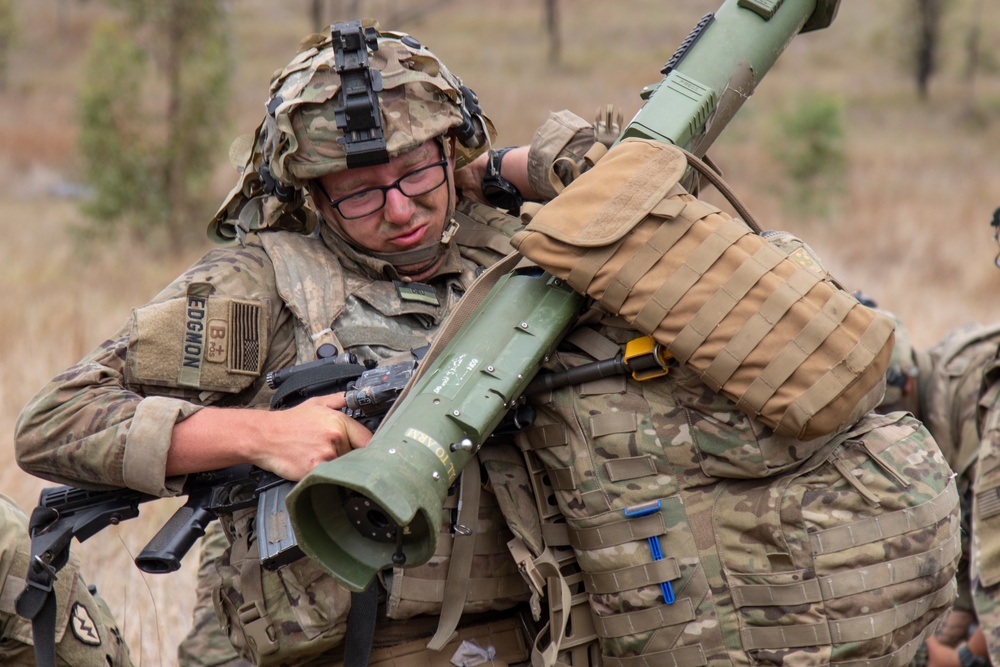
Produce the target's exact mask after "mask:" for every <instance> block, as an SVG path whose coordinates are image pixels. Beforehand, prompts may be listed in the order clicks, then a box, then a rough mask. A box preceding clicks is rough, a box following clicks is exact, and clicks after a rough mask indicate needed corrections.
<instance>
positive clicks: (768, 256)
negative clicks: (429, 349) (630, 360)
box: [511, 139, 895, 440]
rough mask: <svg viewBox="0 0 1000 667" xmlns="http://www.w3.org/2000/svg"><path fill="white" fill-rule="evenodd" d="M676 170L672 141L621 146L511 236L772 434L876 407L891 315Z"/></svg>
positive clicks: (845, 419) (831, 423) (681, 167)
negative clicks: (701, 195)
mask: <svg viewBox="0 0 1000 667" xmlns="http://www.w3.org/2000/svg"><path fill="white" fill-rule="evenodd" d="M686 168H687V158H686V157H685V155H684V153H683V152H682V151H680V150H679V149H677V148H676V147H674V146H671V145H670V144H666V143H663V142H655V141H647V140H643V139H627V140H625V141H623V142H621V143H620V144H618V145H617V146H615V147H614V148H612V149H611V150H610V151H609V152H608V154H607V155H606V156H605V157H604V158H603V159H602V160H601V161H600V162H599V163H598V164H597V165H596V166H595V167H594V168H593V169H591V170H590V171H588V172H587V173H585V174H583V175H582V176H581V177H580V178H579V179H577V180H576V181H574V182H573V183H572V184H571V185H570V186H568V187H567V188H566V189H565V190H564V191H563V193H562V194H560V195H559V197H557V198H556V199H554V200H553V201H552V202H550V203H549V204H547V205H546V206H544V207H543V208H542V209H541V210H540V211H539V212H538V214H537V215H535V217H534V218H533V220H532V221H531V223H530V224H528V226H527V227H526V228H525V229H524V230H523V231H521V232H519V233H518V234H516V235H515V236H514V237H513V239H512V240H511V242H512V244H513V245H514V246H515V247H516V248H517V249H518V250H519V251H520V252H521V253H522V254H523V255H524V256H525V257H527V258H529V259H531V260H532V261H534V262H536V263H537V264H539V265H540V266H542V267H543V268H544V269H546V270H547V271H549V272H550V273H552V274H553V275H555V276H557V277H559V278H562V279H564V280H566V281H567V282H568V283H569V284H570V285H571V286H572V287H573V289H575V290H577V291H578V292H580V293H582V294H587V295H588V296H590V297H592V298H594V299H595V300H596V301H597V302H598V303H599V304H600V305H601V306H602V307H603V308H604V309H606V310H607V311H609V312H611V313H613V314H617V315H621V316H622V317H624V318H625V319H626V320H627V321H628V322H629V323H630V324H631V325H632V326H634V327H635V328H636V329H637V330H639V331H641V332H643V333H646V334H649V335H652V336H653V337H654V338H655V339H656V340H657V341H658V342H660V343H661V344H663V345H665V346H666V347H667V349H668V350H669V351H670V353H671V354H673V355H674V357H675V358H677V359H678V360H679V361H680V362H681V363H684V364H685V365H687V366H688V367H689V368H691V369H693V370H694V371H695V372H696V373H698V375H699V377H700V378H701V380H702V381H703V382H705V383H706V384H707V385H708V386H709V387H711V388H712V389H714V390H716V391H720V392H721V393H723V394H724V395H726V396H727V397H729V398H730V399H732V400H733V401H735V402H736V404H737V406H739V408H740V409H741V410H743V411H744V412H746V413H747V414H749V415H751V416H753V417H756V418H758V419H760V420H761V421H762V422H763V423H764V424H766V425H768V426H770V427H771V428H773V429H774V431H775V433H778V434H779V435H787V436H791V437H794V438H798V439H801V440H809V439H812V438H816V437H819V436H822V435H827V434H830V433H834V432H836V431H839V430H841V429H842V428H844V427H846V426H847V425H849V424H851V423H853V422H854V421H856V420H857V419H858V418H860V417H861V416H862V415H863V414H865V413H867V412H868V411H869V410H871V409H872V408H874V407H875V405H876V404H877V403H878V400H879V398H880V397H881V392H880V391H878V387H879V386H880V385H881V384H882V382H883V381H884V375H885V371H886V368H887V366H888V363H889V359H890V356H891V353H892V344H893V329H894V326H895V325H894V323H893V321H892V319H891V318H889V317H888V316H886V315H884V314H882V313H879V312H877V311H875V310H872V309H870V308H866V307H865V306H862V305H861V304H860V303H858V301H857V300H856V299H855V298H854V297H853V296H852V295H851V294H849V293H848V292H846V291H845V290H843V289H841V288H840V287H839V286H838V285H836V284H835V283H834V282H833V281H832V280H826V279H824V277H823V276H822V275H820V274H819V273H818V272H816V271H815V270H811V269H810V268H809V267H807V266H803V265H802V264H800V263H798V262H795V261H792V260H791V259H789V257H788V256H787V255H786V254H785V253H783V252H782V251H781V250H779V249H778V248H776V247H775V246H773V245H772V244H770V243H769V242H768V241H767V240H766V239H764V238H762V237H761V236H759V235H757V234H755V233H754V232H753V230H751V229H750V228H749V227H748V226H747V225H746V224H745V223H744V222H743V221H741V220H739V219H736V218H733V217H731V216H729V215H728V214H726V213H725V212H722V211H720V210H719V209H718V208H716V207H714V206H712V205H710V204H707V203H705V202H703V201H700V200H698V199H696V198H694V197H692V196H691V195H690V194H688V193H687V192H686V191H684V190H683V188H681V187H680V186H679V185H678V182H679V180H680V179H681V177H682V176H683V175H684V172H685V169H686Z"/></svg>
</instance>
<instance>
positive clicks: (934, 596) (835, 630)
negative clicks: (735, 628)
mask: <svg viewBox="0 0 1000 667" xmlns="http://www.w3.org/2000/svg"><path fill="white" fill-rule="evenodd" d="M954 598H955V582H954V580H952V581H950V582H949V583H948V585H947V586H945V587H943V588H940V589H938V590H936V591H934V592H933V593H930V594H928V595H925V596H923V597H921V598H918V599H916V600H910V601H908V602H904V603H903V604H900V605H896V606H894V607H892V608H891V609H886V610H883V611H879V612H875V613H872V614H868V615H865V616H855V617H852V618H845V619H839V620H831V621H825V622H821V623H813V624H810V625H791V626H787V627H771V628H743V629H742V630H741V631H740V635H741V636H742V638H743V647H744V648H745V649H747V650H755V649H769V648H796V647H804V646H822V645H826V644H831V643H832V644H849V643H852V642H860V641H866V640H870V639H873V638H875V637H881V636H884V635H888V634H891V633H892V632H894V631H895V630H897V629H899V628H902V627H904V626H905V625H907V624H909V623H911V622H912V621H914V620H916V619H918V618H920V617H921V616H923V615H924V614H925V613H927V612H928V611H930V610H932V609H936V608H940V607H943V606H948V605H950V603H951V601H952V600H953V599H954Z"/></svg>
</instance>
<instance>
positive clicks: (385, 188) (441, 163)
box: [315, 157, 448, 220]
mask: <svg viewBox="0 0 1000 667" xmlns="http://www.w3.org/2000/svg"><path fill="white" fill-rule="evenodd" d="M437 167H443V168H444V170H443V171H442V174H443V176H444V178H442V179H441V182H440V183H438V184H436V185H434V186H433V187H430V188H427V189H426V190H422V191H420V192H414V193H413V194H410V193H408V192H406V190H404V189H403V188H402V187H400V186H401V185H402V183H403V181H405V180H406V179H408V178H412V177H413V176H414V175H416V174H419V173H420V172H423V171H427V170H429V169H435V168H437ZM447 182H448V158H447V157H442V158H441V159H440V160H438V161H437V162H432V163H431V164H427V165H424V166H423V167H417V168H416V169H414V170H413V171H409V172H407V173H405V174H403V175H402V176H400V177H399V178H398V179H396V181H395V182H394V183H390V184H389V185H373V186H372V187H370V188H365V189H364V190H358V191H357V192H352V193H351V194H349V195H344V196H343V197H340V198H339V199H336V200H334V199H331V197H330V195H329V193H328V192H327V191H326V188H325V187H324V186H323V183H322V181H320V180H319V179H316V181H315V183H316V186H317V187H318V188H319V190H320V192H322V193H323V196H324V197H326V201H327V203H328V204H329V205H330V207H331V208H332V209H333V210H335V211H336V212H337V214H338V215H339V216H340V217H342V218H343V219H344V220H360V219H361V218H367V217H368V216H369V215H374V214H375V213H378V212H379V211H380V210H382V208H384V207H385V202H386V194H387V193H388V192H389V190H399V191H400V193H402V194H403V196H404V197H407V198H409V199H413V198H414V197H422V196H423V195H425V194H427V193H429V192H433V191H434V190H437V189H438V188H439V187H441V186H442V185H444V184H445V183H447ZM375 191H380V192H381V193H382V203H381V204H379V205H378V206H376V207H375V208H373V209H372V210H371V211H369V212H368V213H365V214H363V215H346V214H345V213H344V212H343V211H341V210H340V204H341V202H344V201H346V200H348V199H351V198H352V197H357V196H358V195H363V194H366V193H369V192H375Z"/></svg>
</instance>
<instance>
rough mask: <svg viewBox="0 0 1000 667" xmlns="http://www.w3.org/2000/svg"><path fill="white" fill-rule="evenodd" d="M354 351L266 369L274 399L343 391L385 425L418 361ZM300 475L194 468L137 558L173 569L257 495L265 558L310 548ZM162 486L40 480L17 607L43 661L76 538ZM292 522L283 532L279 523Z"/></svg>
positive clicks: (352, 409)
mask: <svg viewBox="0 0 1000 667" xmlns="http://www.w3.org/2000/svg"><path fill="white" fill-rule="evenodd" d="M356 361H357V360H356V359H354V358H353V357H351V356H350V355H337V354H336V353H335V352H334V354H332V355H330V356H328V357H326V358H322V359H320V360H317V361H314V362H309V363H306V364H300V365H299V366H292V367H289V368H286V369H283V370H281V371H277V372H276V373H273V374H269V375H268V376H267V377H266V378H265V379H266V381H267V383H268V385H270V386H271V387H272V388H278V391H276V393H275V394H274V397H273V398H272V400H271V408H272V409H283V408H287V407H291V406H292V405H295V404H297V403H300V402H302V401H303V400H305V399H307V398H310V397H312V396H319V395H321V394H329V393H334V392H336V391H342V390H344V391H345V397H346V398H347V403H348V405H347V407H346V408H344V412H346V413H347V414H348V415H350V416H351V417H353V418H355V419H358V420H359V421H361V422H362V423H363V424H365V426H367V427H368V428H371V429H374V428H376V427H377V426H378V421H379V420H380V419H381V415H383V414H385V412H386V411H387V410H388V409H389V407H390V406H391V405H392V402H393V401H394V400H395V398H396V396H398V394H399V392H400V391H401V390H402V388H403V386H405V384H406V382H407V381H408V380H409V377H410V374H411V373H412V372H413V370H414V369H415V368H416V361H412V360H409V361H403V362H399V363H397V364H392V365H390V366H388V367H386V368H370V366H371V364H368V365H358V364H357V363H356ZM293 486H294V482H291V481H289V480H286V479H283V478H281V477H279V476H278V475H275V474H274V473H271V472H268V471H266V470H262V469H260V468H258V467H256V466H253V465H251V464H241V465H235V466H230V467H228V468H223V469H221V470H212V471H208V472H199V473H192V474H190V475H188V478H187V481H186V482H185V484H184V489H183V493H184V495H186V496H187V502H185V503H184V505H183V506H182V507H180V508H179V509H178V510H177V511H176V512H175V513H174V514H173V516H171V517H170V519H169V520H168V521H167V522H166V523H165V524H164V525H163V526H162V527H161V528H160V530H159V531H157V533H156V535H154V536H153V538H152V539H151V540H150V541H149V542H148V543H147V544H146V546H145V547H144V548H143V549H142V551H141V552H140V553H139V555H138V556H136V558H135V564H136V566H137V567H138V568H139V569H140V570H142V571H143V572H148V573H150V574H165V573H169V572H175V571H177V570H178V569H179V568H180V565H181V560H182V559H183V558H184V556H185V554H187V552H188V551H189V550H190V549H191V547H192V546H193V545H194V543H195V542H196V541H197V540H198V539H200V538H201V537H203V536H204V535H205V530H206V529H207V527H208V525H209V524H210V523H211V522H212V521H214V520H215V519H216V518H218V517H219V516H222V515H224V514H231V513H232V512H235V511H238V510H241V509H247V508H249V507H253V505H254V503H257V507H258V511H257V526H256V528H257V535H258V542H259V544H260V558H261V566H262V567H264V568H266V569H269V570H274V569H277V568H279V567H281V566H283V565H286V564H288V563H291V562H294V561H295V560H297V559H298V558H301V557H302V555H303V554H302V551H301V550H300V549H299V547H298V543H297V541H296V539H295V535H294V533H292V532H291V529H290V527H289V525H288V519H287V513H286V509H285V495H286V494H287V493H288V491H289V489H291V488H292V487H293ZM159 499H160V498H159V496H155V495H151V494H148V493H142V492H140V491H135V490H132V489H104V490H87V489H80V488H76V487H72V486H57V487H48V488H45V489H43V490H42V492H41V495H40V496H39V501H38V506H37V507H35V509H34V510H33V511H32V513H31V518H30V520H29V523H28V530H29V533H30V535H31V562H30V565H29V567H28V572H27V574H26V576H25V587H24V590H23V591H21V593H20V594H19V595H18V597H17V601H16V611H17V613H18V615H20V616H22V617H24V618H26V619H28V620H30V621H31V626H32V634H33V636H34V641H35V657H36V662H37V663H38V664H39V665H54V664H55V623H56V618H55V614H56V604H55V592H54V588H53V582H54V581H55V579H56V578H57V576H58V573H59V571H60V570H61V569H62V568H63V567H65V565H66V563H67V562H69V549H70V543H71V542H72V540H73V538H76V540H77V541H78V542H84V541H86V540H87V539H89V538H91V537H93V536H94V535H96V534H97V533H99V532H100V531H102V530H103V529H105V528H107V527H108V526H111V525H118V524H119V523H121V522H122V521H127V520H129V519H134V518H136V517H138V516H139V505H141V504H143V503H147V502H150V501H153V500H159ZM282 528H284V533H283V534H282V535H281V536H278V535H275V534H274V533H275V531H277V530H280V529H282Z"/></svg>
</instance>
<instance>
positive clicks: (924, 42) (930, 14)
mask: <svg viewBox="0 0 1000 667" xmlns="http://www.w3.org/2000/svg"><path fill="white" fill-rule="evenodd" d="M916 1H917V7H916V9H917V21H918V31H917V42H916V45H915V53H914V56H915V60H914V63H915V65H916V67H915V71H914V73H915V75H916V78H917V94H918V95H919V96H920V99H921V100H926V99H927V95H928V89H929V87H930V80H931V76H933V75H934V72H935V70H936V69H937V58H938V44H939V41H940V40H939V36H940V34H941V9H942V4H943V0H916Z"/></svg>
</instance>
